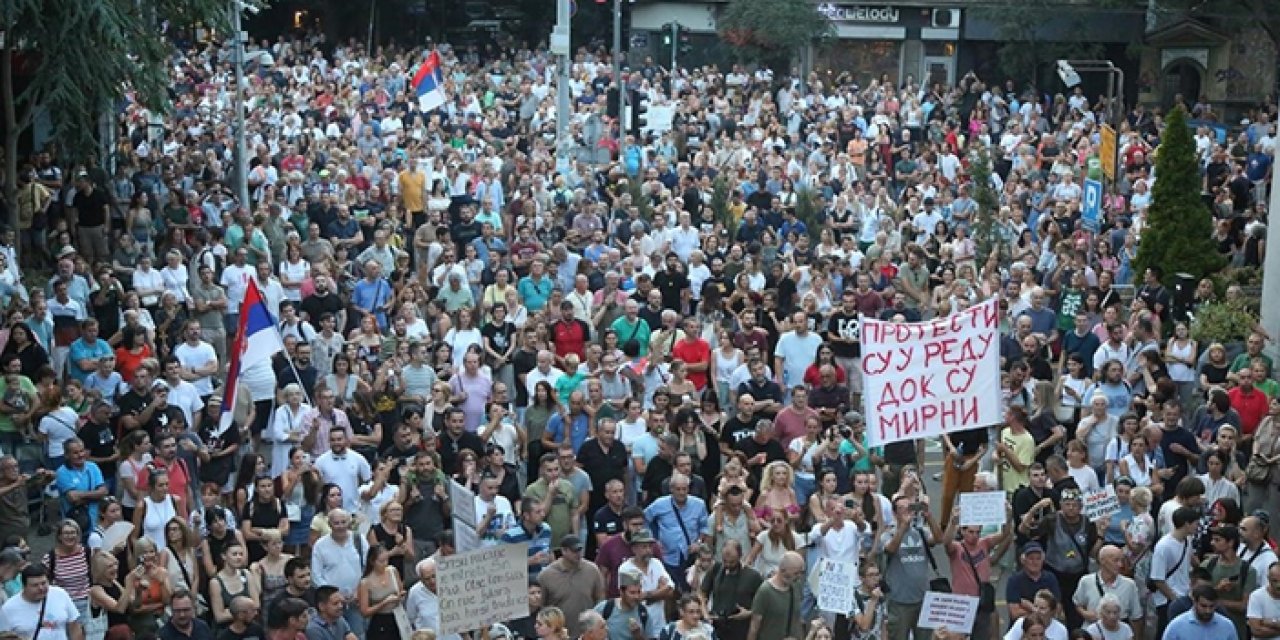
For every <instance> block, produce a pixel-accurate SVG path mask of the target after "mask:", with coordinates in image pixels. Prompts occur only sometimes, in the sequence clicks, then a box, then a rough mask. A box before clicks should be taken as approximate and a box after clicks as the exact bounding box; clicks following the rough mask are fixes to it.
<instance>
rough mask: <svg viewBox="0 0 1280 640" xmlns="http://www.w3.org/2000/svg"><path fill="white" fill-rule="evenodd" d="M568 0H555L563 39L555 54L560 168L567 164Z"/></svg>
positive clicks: (568, 101) (568, 109)
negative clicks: (559, 49) (558, 50)
mask: <svg viewBox="0 0 1280 640" xmlns="http://www.w3.org/2000/svg"><path fill="white" fill-rule="evenodd" d="M569 2H570V0H556V32H557V34H558V35H559V36H560V37H561V38H563V39H564V42H563V43H562V49H561V52H560V53H558V54H557V55H556V158H557V160H558V162H557V165H558V166H559V167H560V168H566V167H568V164H569V144H570V142H569V118H570V115H569V114H570V112H571V111H570V106H569V103H570V100H569V65H570V64H571V61H572V55H571V54H572V48H571V46H572V45H571V39H570V26H569V24H570V20H571V19H572V16H571V15H570V14H571V13H572V8H571V7H570V6H569Z"/></svg>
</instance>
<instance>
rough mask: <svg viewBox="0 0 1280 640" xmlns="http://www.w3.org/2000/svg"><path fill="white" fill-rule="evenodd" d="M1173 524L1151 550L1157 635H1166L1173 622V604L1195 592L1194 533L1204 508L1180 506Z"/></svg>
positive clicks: (1174, 513) (1152, 595)
mask: <svg viewBox="0 0 1280 640" xmlns="http://www.w3.org/2000/svg"><path fill="white" fill-rule="evenodd" d="M1172 524H1173V527H1172V529H1171V530H1170V531H1169V533H1167V534H1165V536H1164V537H1162V538H1160V541H1159V542H1156V547H1155V550H1154V551H1152V552H1151V577H1150V580H1151V582H1152V583H1153V584H1154V585H1155V587H1156V588H1155V592H1154V593H1152V594H1151V598H1152V603H1153V604H1155V606H1156V617H1157V625H1158V626H1157V627H1156V635H1157V637H1159V636H1162V635H1164V629H1165V626H1167V625H1168V624H1169V603H1170V602H1172V601H1174V600H1176V599H1178V598H1179V597H1181V596H1185V595H1187V594H1188V593H1190V592H1191V565H1192V563H1194V562H1195V560H1194V559H1193V558H1192V554H1193V552H1194V551H1195V549H1194V548H1192V546H1191V536H1192V535H1193V534H1194V533H1195V532H1196V527H1197V526H1199V524H1200V511H1199V510H1197V509H1194V508H1192V507H1179V508H1178V509H1177V510H1176V511H1174V512H1173V518H1172Z"/></svg>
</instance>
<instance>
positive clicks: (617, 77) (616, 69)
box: [613, 0, 627, 157]
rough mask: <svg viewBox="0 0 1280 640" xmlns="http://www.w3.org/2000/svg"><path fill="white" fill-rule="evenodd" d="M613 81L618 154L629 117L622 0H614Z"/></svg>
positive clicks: (620, 151) (620, 152) (624, 136)
mask: <svg viewBox="0 0 1280 640" xmlns="http://www.w3.org/2000/svg"><path fill="white" fill-rule="evenodd" d="M613 82H614V84H615V85H617V87H618V154H619V157H621V154H622V141H623V140H624V139H625V138H626V135H625V134H624V133H623V130H624V127H625V124H624V123H625V122H626V119H627V83H626V82H624V81H623V79H622V0H613Z"/></svg>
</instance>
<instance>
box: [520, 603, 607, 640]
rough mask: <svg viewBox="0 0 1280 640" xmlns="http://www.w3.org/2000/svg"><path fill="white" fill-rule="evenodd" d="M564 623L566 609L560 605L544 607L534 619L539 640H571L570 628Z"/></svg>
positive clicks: (534, 626)
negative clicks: (563, 609) (562, 609)
mask: <svg viewBox="0 0 1280 640" xmlns="http://www.w3.org/2000/svg"><path fill="white" fill-rule="evenodd" d="M606 622H607V621H606ZM564 624H565V621H564V611H561V610H560V607H543V608H542V609H541V610H539V611H538V617H537V618H535V619H534V621H533V628H534V631H535V632H536V633H537V634H538V640H569V630H568V629H566V628H565V626H564Z"/></svg>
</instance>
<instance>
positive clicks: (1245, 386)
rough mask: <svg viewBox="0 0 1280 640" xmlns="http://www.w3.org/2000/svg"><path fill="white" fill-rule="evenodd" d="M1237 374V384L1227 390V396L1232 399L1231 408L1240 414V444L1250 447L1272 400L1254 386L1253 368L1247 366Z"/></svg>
mask: <svg viewBox="0 0 1280 640" xmlns="http://www.w3.org/2000/svg"><path fill="white" fill-rule="evenodd" d="M1236 376H1237V384H1236V386H1235V388H1233V389H1231V390H1230V391H1228V392H1227V397H1228V398H1230V399H1231V408H1232V409H1235V410H1236V413H1238V414H1240V433H1241V437H1240V444H1241V445H1242V446H1244V447H1248V446H1249V445H1250V443H1251V442H1252V441H1253V432H1254V431H1257V430H1258V423H1260V422H1262V418H1263V417H1265V416H1266V415H1267V407H1268V405H1269V404H1270V401H1269V400H1268V399H1267V394H1265V393H1263V392H1262V391H1261V390H1260V389H1258V388H1257V387H1254V386H1253V369H1252V368H1250V367H1245V368H1243V369H1241V370H1239V371H1237V372H1236ZM1245 450H1246V451H1247V450H1248V449H1247V448H1246V449H1245Z"/></svg>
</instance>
